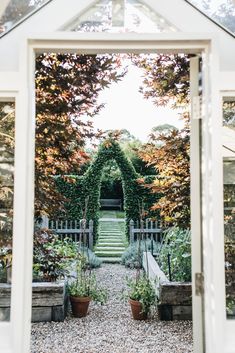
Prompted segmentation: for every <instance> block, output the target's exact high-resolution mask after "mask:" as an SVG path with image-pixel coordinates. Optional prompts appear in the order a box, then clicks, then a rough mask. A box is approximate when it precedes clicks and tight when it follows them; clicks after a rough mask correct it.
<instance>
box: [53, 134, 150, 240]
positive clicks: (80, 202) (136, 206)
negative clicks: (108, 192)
mask: <svg viewBox="0 0 235 353" xmlns="http://www.w3.org/2000/svg"><path fill="white" fill-rule="evenodd" d="M108 161H109V163H111V162H110V161H115V164H116V165H117V167H118V168H119V170H120V174H121V183H122V188H123V196H124V211H125V218H126V235H127V236H129V222H130V220H131V219H132V220H134V221H135V220H138V219H139V217H140V205H143V204H144V206H145V208H146V209H150V207H151V206H152V204H153V202H154V200H155V198H156V196H155V195H153V194H151V192H150V191H149V189H147V188H145V187H144V186H142V185H141V184H140V177H141V175H140V174H138V173H137V172H136V171H135V168H134V166H133V165H132V163H131V161H130V160H129V159H128V158H127V157H126V155H125V153H124V152H123V150H122V149H121V147H120V145H119V144H118V143H117V142H116V141H114V140H113V139H112V138H109V139H107V140H105V141H104V142H103V143H102V144H101V145H100V147H99V150H98V152H97V154H96V156H95V157H94V159H93V161H92V163H91V164H90V166H89V168H88V169H87V170H86V172H85V173H84V175H83V176H67V177H57V178H56V185H57V187H58V190H59V191H60V192H61V194H62V195H63V196H65V197H66V199H67V202H66V205H65V208H66V209H67V211H68V216H69V217H70V218H75V219H77V218H80V219H81V218H86V219H87V220H88V221H89V220H91V219H92V220H93V222H94V224H93V230H94V240H95V242H96V240H97V236H98V221H99V210H100V190H101V186H102V173H103V170H104V168H105V166H106V165H107V162H108ZM68 180H70V182H68ZM84 213H85V214H86V215H85V216H84Z"/></svg>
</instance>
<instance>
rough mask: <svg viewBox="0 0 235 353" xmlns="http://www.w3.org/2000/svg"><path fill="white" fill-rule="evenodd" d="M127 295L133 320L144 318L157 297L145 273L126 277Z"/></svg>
mask: <svg viewBox="0 0 235 353" xmlns="http://www.w3.org/2000/svg"><path fill="white" fill-rule="evenodd" d="M127 287H128V297H129V303H130V305H131V311H132V316H133V319H134V320H146V319H147V317H148V314H149V312H150V309H151V307H152V306H153V305H154V304H155V303H156V301H157V297H156V293H155V291H154V288H153V286H152V284H151V282H150V280H149V279H148V277H147V276H146V275H145V274H139V275H138V276H137V277H136V278H133V279H127Z"/></svg>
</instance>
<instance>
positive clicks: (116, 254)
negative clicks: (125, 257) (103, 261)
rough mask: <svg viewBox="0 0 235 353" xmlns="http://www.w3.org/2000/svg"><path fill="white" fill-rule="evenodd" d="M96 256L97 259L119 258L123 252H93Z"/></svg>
mask: <svg viewBox="0 0 235 353" xmlns="http://www.w3.org/2000/svg"><path fill="white" fill-rule="evenodd" d="M95 254H96V256H98V257H121V256H122V254H123V251H110V250H109V251H104V250H103V251H95Z"/></svg>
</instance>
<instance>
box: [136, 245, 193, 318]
mask: <svg viewBox="0 0 235 353" xmlns="http://www.w3.org/2000/svg"><path fill="white" fill-rule="evenodd" d="M143 267H144V269H145V271H146V272H147V273H149V278H150V279H151V281H152V283H153V284H154V286H155V290H156V294H157V296H158V298H159V304H158V312H159V317H160V320H167V321H168V320H192V284H191V283H190V282H170V281H169V280H168V278H167V277H166V275H165V274H164V273H163V272H162V271H161V269H160V267H159V266H158V264H157V262H156V260H155V259H154V257H153V256H152V255H151V253H150V252H147V253H144V256H143Z"/></svg>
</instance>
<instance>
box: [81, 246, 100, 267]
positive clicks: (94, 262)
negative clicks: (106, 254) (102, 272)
mask: <svg viewBox="0 0 235 353" xmlns="http://www.w3.org/2000/svg"><path fill="white" fill-rule="evenodd" d="M78 252H81V253H82V254H83V256H85V258H86V261H87V264H88V266H89V268H98V267H100V266H101V264H102V260H101V259H100V258H99V257H98V256H96V255H95V254H94V253H93V251H91V250H90V249H88V248H87V247H83V246H82V247H81V248H80V249H79V248H78Z"/></svg>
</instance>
